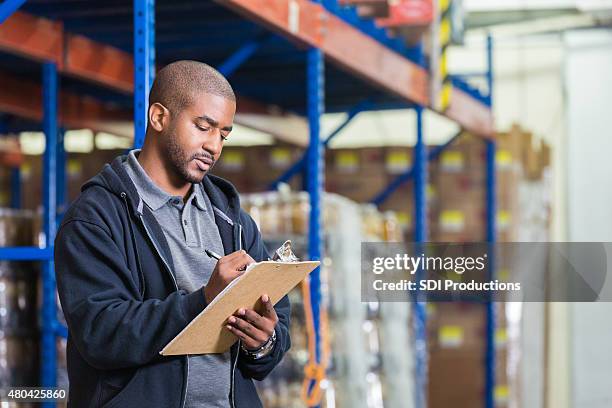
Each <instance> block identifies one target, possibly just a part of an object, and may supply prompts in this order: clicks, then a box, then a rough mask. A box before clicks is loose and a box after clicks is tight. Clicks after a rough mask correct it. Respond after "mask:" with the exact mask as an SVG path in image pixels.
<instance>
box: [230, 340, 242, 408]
mask: <svg viewBox="0 0 612 408" xmlns="http://www.w3.org/2000/svg"><path fill="white" fill-rule="evenodd" d="M239 354H240V339H238V347H237V348H236V359H235V360H234V364H232V399H231V400H232V401H231V402H232V408H236V405H234V401H235V398H234V396H235V395H236V388H234V387H235V385H234V377H235V375H236V365H238V355H239Z"/></svg>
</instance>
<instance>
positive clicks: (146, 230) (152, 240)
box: [121, 193, 189, 408]
mask: <svg viewBox="0 0 612 408" xmlns="http://www.w3.org/2000/svg"><path fill="white" fill-rule="evenodd" d="M121 196H122V197H125V193H121ZM138 217H139V218H140V222H141V223H142V226H143V227H144V229H145V232H146V233H147V237H148V238H149V241H151V243H152V244H153V247H154V248H155V251H156V252H157V255H158V256H159V257H160V259H161V260H162V262H163V264H164V266H165V267H166V270H167V271H168V273H169V274H170V276H171V277H172V282H174V287H175V288H176V290H178V283H176V278H175V277H174V274H173V273H172V270H171V269H170V265H168V262H167V261H166V259H165V258H164V256H163V255H162V253H161V251H160V250H159V248H158V247H157V244H156V243H155V240H154V239H153V236H152V235H151V233H150V232H149V229H148V228H147V224H146V223H145V222H144V218H142V214H138ZM185 361H186V363H187V365H186V366H187V369H186V374H185V384H184V385H183V396H182V402H181V408H184V407H185V400H186V399H187V384H188V383H189V355H187V356H185Z"/></svg>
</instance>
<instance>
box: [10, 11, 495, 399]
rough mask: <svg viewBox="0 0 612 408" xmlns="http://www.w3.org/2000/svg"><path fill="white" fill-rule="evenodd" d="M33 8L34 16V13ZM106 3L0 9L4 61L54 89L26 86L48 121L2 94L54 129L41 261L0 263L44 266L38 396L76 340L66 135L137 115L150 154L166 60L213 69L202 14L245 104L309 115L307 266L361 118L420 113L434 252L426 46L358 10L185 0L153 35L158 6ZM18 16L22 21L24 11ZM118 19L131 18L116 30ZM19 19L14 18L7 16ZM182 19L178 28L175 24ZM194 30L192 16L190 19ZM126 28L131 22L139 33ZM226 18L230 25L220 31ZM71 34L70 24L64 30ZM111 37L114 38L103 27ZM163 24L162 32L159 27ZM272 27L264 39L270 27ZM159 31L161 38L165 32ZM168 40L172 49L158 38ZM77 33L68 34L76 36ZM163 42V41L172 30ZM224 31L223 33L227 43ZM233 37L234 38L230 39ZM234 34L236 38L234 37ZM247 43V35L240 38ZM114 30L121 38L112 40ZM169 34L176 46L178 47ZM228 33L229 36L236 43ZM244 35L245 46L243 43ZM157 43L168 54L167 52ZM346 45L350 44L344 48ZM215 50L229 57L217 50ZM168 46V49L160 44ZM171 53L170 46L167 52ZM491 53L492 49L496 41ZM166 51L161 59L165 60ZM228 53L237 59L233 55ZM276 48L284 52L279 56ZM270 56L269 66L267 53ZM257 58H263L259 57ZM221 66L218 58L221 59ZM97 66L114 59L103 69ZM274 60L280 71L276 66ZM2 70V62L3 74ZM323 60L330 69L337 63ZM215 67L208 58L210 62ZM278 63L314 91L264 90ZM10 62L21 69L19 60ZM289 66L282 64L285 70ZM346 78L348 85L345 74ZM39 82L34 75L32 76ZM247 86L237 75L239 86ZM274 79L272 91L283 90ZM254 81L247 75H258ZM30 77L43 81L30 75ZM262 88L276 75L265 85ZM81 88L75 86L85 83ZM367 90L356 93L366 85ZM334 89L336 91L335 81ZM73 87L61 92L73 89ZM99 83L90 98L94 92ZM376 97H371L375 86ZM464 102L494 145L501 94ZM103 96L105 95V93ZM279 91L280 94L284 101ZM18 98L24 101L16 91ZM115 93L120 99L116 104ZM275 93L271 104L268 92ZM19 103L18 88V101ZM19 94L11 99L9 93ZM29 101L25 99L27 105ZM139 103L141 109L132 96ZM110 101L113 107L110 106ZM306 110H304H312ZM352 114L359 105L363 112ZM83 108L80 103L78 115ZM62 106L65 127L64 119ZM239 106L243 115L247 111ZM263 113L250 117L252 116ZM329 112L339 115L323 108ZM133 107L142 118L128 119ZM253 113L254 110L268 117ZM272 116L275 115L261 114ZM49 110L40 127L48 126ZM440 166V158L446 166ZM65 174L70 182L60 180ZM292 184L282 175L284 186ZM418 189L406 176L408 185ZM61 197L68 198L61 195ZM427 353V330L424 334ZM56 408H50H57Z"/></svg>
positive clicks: (477, 129)
mask: <svg viewBox="0 0 612 408" xmlns="http://www.w3.org/2000/svg"><path fill="white" fill-rule="evenodd" d="M24 3H25V4H24ZM104 3H108V4H96V5H93V4H92V5H90V7H89V8H88V10H74V5H72V4H70V1H68V0H65V1H64V0H58V1H56V2H55V3H54V4H53V5H52V6H49V5H46V4H44V2H40V1H36V0H32V1H29V2H25V1H23V0H6V1H5V2H3V3H2V4H0V22H3V24H2V25H0V50H2V51H3V52H7V53H8V54H11V55H19V56H20V58H21V57H26V58H27V59H29V60H33V61H36V62H42V63H43V75H42V78H43V81H42V82H43V84H42V87H40V86H39V87H38V88H37V84H35V83H29V84H28V85H27V87H26V85H24V84H23V82H22V83H21V86H22V87H23V88H24V89H26V88H27V90H29V92H30V95H29V96H30V97H34V94H35V93H36V92H37V91H40V90H41V89H42V91H43V101H42V102H43V103H42V104H41V105H42V109H41V107H40V106H36V104H28V103H27V101H24V99H23V98H20V96H23V95H20V94H21V93H20V94H19V95H5V94H3V95H0V106H2V109H3V110H4V111H5V112H7V113H9V114H12V115H14V116H19V117H23V118H25V119H26V120H28V121H29V122H28V125H23V124H19V125H15V128H17V127H20V126H21V127H22V128H23V127H24V126H25V127H27V126H30V127H32V128H37V123H38V122H39V121H40V119H41V116H42V119H43V120H42V123H43V130H44V132H45V135H46V141H47V143H46V150H45V153H44V166H43V177H44V198H43V201H44V203H43V204H44V211H43V214H44V217H43V218H44V230H45V237H46V242H45V246H44V248H1V249H0V259H8V260H40V261H42V262H43V273H42V278H43V279H42V280H43V310H42V315H41V317H42V319H41V324H42V369H41V385H43V386H54V385H55V384H56V355H55V353H56V345H55V340H56V336H58V335H59V336H66V335H67V330H66V328H65V327H62V326H61V325H60V324H59V323H58V322H57V318H56V312H57V310H56V307H57V306H56V302H55V278H54V274H53V238H54V236H55V230H56V222H57V207H58V202H61V201H58V196H59V197H60V200H62V199H63V198H62V195H63V193H61V192H60V193H59V194H58V188H60V189H63V188H64V187H63V176H61V178H62V180H58V175H61V170H62V169H63V167H64V165H65V163H64V155H63V154H62V149H63V144H62V143H58V140H59V141H61V138H58V136H60V131H59V127H60V126H63V127H66V128H71V127H72V128H75V127H88V128H92V129H94V130H100V131H104V130H108V131H111V132H113V131H114V130H115V129H113V128H111V127H109V125H108V123H109V122H112V121H113V120H126V119H127V118H129V116H132V115H133V120H134V146H135V147H139V146H141V145H142V143H143V140H144V131H145V124H146V120H145V119H146V116H145V115H146V109H145V107H146V105H147V103H146V102H147V97H148V90H149V88H150V85H151V83H152V81H153V79H154V72H155V69H154V67H155V61H156V54H157V52H158V51H162V50H163V51H164V52H165V54H162V56H163V57H165V61H164V62H168V60H169V59H171V58H181V57H184V56H185V51H183V50H182V49H181V48H180V47H179V45H184V46H185V47H186V46H189V47H190V50H191V51H190V52H191V54H188V56H190V57H191V58H194V57H195V58H202V57H203V55H202V53H200V54H198V53H195V54H194V53H193V50H194V49H197V47H201V40H198V39H197V38H196V39H192V37H194V33H196V32H198V30H199V27H200V24H204V22H203V21H202V19H201V18H199V17H198V16H197V13H190V9H191V8H193V7H200V8H201V9H202V10H206V13H207V14H206V15H207V16H209V19H210V20H214V21H212V22H211V23H210V26H207V28H209V30H208V31H206V30H204V29H202V31H206V33H207V34H208V35H210V36H211V38H214V41H213V42H211V43H210V44H208V45H209V46H210V49H207V50H208V51H210V55H209V57H210V61H212V62H213V63H214V64H213V65H215V66H217V67H218V68H219V69H220V71H221V72H222V73H224V74H225V75H226V76H229V75H233V74H235V73H236V71H238V70H239V69H240V70H241V71H239V72H238V73H236V75H235V76H236V78H235V80H236V85H235V87H236V88H237V90H238V91H244V93H245V94H246V96H247V97H248V98H254V99H257V100H258V101H260V102H263V103H264V104H265V106H269V105H280V106H281V107H283V109H286V110H287V111H293V112H296V113H298V114H301V115H303V116H305V117H307V119H308V124H309V145H308V149H307V152H306V155H305V158H304V159H302V160H301V164H300V163H298V164H296V165H295V166H294V167H293V168H292V171H293V174H295V173H297V172H298V171H300V170H301V169H303V168H304V167H305V170H306V173H305V174H306V186H307V190H308V192H309V193H310V194H309V195H310V204H311V215H310V225H309V231H311V233H310V236H309V240H308V252H309V256H310V258H311V259H313V260H320V259H321V258H322V251H323V250H322V244H323V243H322V237H321V234H320V231H321V192H322V191H323V186H324V169H323V166H324V160H323V154H324V147H325V146H327V144H328V143H329V141H330V140H331V138H332V137H334V136H335V135H337V134H338V133H339V132H340V131H341V130H342V129H343V128H344V127H345V126H346V125H347V124H348V123H349V122H350V120H351V119H352V118H354V117H355V116H357V114H358V113H359V112H361V111H365V110H377V109H387V108H400V107H412V108H414V109H415V110H416V113H417V119H418V120H417V136H418V138H417V146H416V149H415V166H414V168H413V172H412V174H413V175H414V178H415V186H416V194H415V197H416V200H417V201H416V204H417V205H416V206H415V215H416V218H415V219H416V232H417V235H416V239H417V241H418V242H425V241H426V240H427V232H426V231H427V225H426V218H425V212H426V211H425V185H426V180H427V173H426V172H427V170H426V161H427V156H428V155H429V156H430V157H431V155H432V154H434V153H435V151H432V152H429V153H427V152H426V151H425V144H424V134H423V110H424V109H426V108H428V107H429V106H430V101H429V86H428V84H429V76H428V73H427V69H426V67H425V64H424V63H423V61H422V60H421V57H422V53H421V50H420V48H419V47H415V48H407V47H406V46H405V45H404V44H403V43H402V41H400V40H398V39H395V38H392V37H389V35H388V34H387V32H386V31H385V30H383V29H380V28H377V27H376V26H375V25H374V24H373V23H372V22H367V21H363V20H361V19H359V17H358V16H357V13H356V11H355V9H354V8H352V7H344V6H340V5H339V4H338V2H337V1H336V0H322V1H321V0H319V1H315V0H291V1H290V0H225V1H216V2H212V1H202V2H199V3H198V4H197V5H196V4H194V3H192V2H188V1H182V2H181V1H175V2H172V4H169V2H164V1H163V0H158V6H159V7H163V8H164V10H165V12H166V14H163V16H164V17H166V16H167V15H170V17H168V18H164V19H163V20H160V21H159V23H158V24H156V22H155V7H156V4H155V1H154V0H134V2H133V7H129V9H127V10H126V7H125V2H117V4H112V3H113V2H104ZM20 6H22V10H24V11H21V10H20V11H16V10H17V9H18V8H19V7H20ZM181 7H183V8H184V9H185V10H187V11H186V13H189V14H196V16H195V18H197V21H196V22H195V23H192V25H190V22H189V19H188V18H186V17H183V19H181V18H179V17H180V16H181V15H180V13H179V12H178V11H176V10H180V9H181ZM117 13H120V17H117V16H116V15H117ZM9 16H10V17H9ZM177 16H179V17H177ZM192 17H193V16H192ZM128 18H129V20H128ZM215 18H216V19H218V20H219V21H220V23H219V24H215V23H216V20H215ZM58 20H59V21H62V22H61V23H60V22H58ZM104 24H106V25H110V24H112V26H111V27H108V28H107V30H106V31H104V30H103V29H102V28H101V27H102V26H103V25H104ZM128 25H129V26H128ZM156 25H157V27H156ZM261 27H263V31H262V28H261ZM156 28H157V29H156ZM160 29H161V30H162V32H163V34H164V36H163V38H162V36H161V35H160V36H159V37H158V36H157V34H159V30H160ZM68 30H70V31H68ZM164 30H165V31H164ZM223 30H226V31H223ZM228 30H229V31H228ZM231 30H234V31H231ZM236 30H238V31H236ZM109 31H112V33H111V32H109ZM168 32H172V33H173V34H174V35H175V36H177V38H178V39H176V40H172V39H171V38H170V36H168V35H167V34H168ZM228 33H229V34H228ZM239 34H240V35H239ZM156 37H157V38H158V41H156ZM344 41H350V42H351V44H352V46H351V47H347V46H346V43H344ZM214 42H219V44H220V46H217V47H215V45H216V44H215V43H214ZM158 43H159V44H158ZM161 43H163V44H164V46H163V47H162V46H161V45H160V44H161ZM489 43H490V42H489ZM156 46H157V47H156ZM231 47H233V48H237V51H236V52H234V53H232V54H231V55H229V56H228V55H227V52H226V50H227V49H230V48H231ZM272 49H273V50H274V52H272ZM264 51H265V53H264ZM256 53H260V54H264V55H260V57H261V58H259V59H258V60H257V61H253V60H256V59H257V58H254V55H255V54H256ZM221 54H222V55H223V57H219V55H221ZM100 55H104V56H106V59H103V60H104V61H107V63H106V64H105V63H101V62H100ZM274 58H276V60H275V59H274ZM490 58H491V55H490V52H489V72H488V76H487V77H488V79H489V89H492V74H491V72H492V71H491V68H492V61H491V59H490ZM1 60H2V58H0V62H1ZM326 60H327V61H328V62H329V63H326ZM207 61H209V58H208V57H207ZM269 61H271V63H273V64H281V65H282V66H281V69H283V70H286V71H287V72H288V73H287V74H286V77H287V79H289V80H290V81H292V82H293V83H295V82H297V83H298V84H299V83H300V82H301V81H300V78H301V74H300V72H301V70H302V69H303V67H304V66H305V67H306V78H305V80H306V87H305V89H303V88H302V87H301V86H300V87H295V86H284V87H283V86H277V87H274V86H272V87H270V86H269V85H268V86H267V87H263V88H262V87H261V86H260V77H261V76H262V75H263V74H262V69H264V68H267V69H268V70H271V69H272V68H271V66H270V65H269V64H268V65H266V63H268V62H269ZM11 62H13V61H11ZM283 64H284V65H283ZM346 72H348V73H349V74H350V75H347V74H346ZM31 74H32V73H31ZM59 74H62V75H63V81H65V82H66V84H67V87H68V88H69V89H68V91H67V92H65V94H64V93H63V94H62V95H61V96H60V95H58V75H59ZM238 74H240V75H238ZM277 74H278V72H273V73H271V74H270V76H269V77H267V78H264V79H267V80H268V81H269V83H272V81H281V80H282V79H284V77H283V78H281V77H278V76H275V75H277ZM249 75H250V76H249ZM31 76H33V77H36V76H37V74H36V73H33V74H32V75H31ZM264 76H265V75H264ZM0 78H2V79H3V80H4V81H5V82H6V83H7V84H12V83H14V82H16V80H17V79H18V78H17V77H15V76H11V74H10V73H7V72H4V70H3V67H2V66H1V65H0ZM75 78H76V79H75ZM354 78H358V79H359V81H365V83H364V82H358V84H359V86H355V81H356V79H354ZM326 79H327V81H326ZM63 83H64V82H63ZM92 84H93V85H92ZM366 84H367V85H366ZM453 85H454V88H453V100H452V102H451V105H450V106H449V108H448V109H447V110H445V111H444V112H441V113H442V114H444V115H445V116H447V117H449V118H450V119H452V120H454V121H456V122H457V123H459V124H460V125H461V126H462V127H463V128H465V129H468V130H470V131H472V132H474V133H476V134H479V135H481V136H484V137H486V138H489V137H490V136H491V134H492V129H493V121H492V115H491V102H492V97H491V92H489V95H488V96H483V95H482V94H481V93H480V92H479V91H478V90H476V89H474V88H471V87H470V86H469V85H467V84H466V83H465V82H464V81H462V80H460V79H459V78H456V79H455V80H454V81H453ZM102 88H104V89H102ZM281 88H282V89H281ZM15 89H17V88H15ZM108 89H111V90H112V92H113V95H112V96H110V95H109V91H108ZM75 90H79V91H82V92H83V93H84V94H87V95H89V96H93V97H94V98H93V99H92V98H90V99H88V100H87V101H86V102H82V101H78V102H76V101H75V98H74V96H75V95H74V94H71V92H73V91H75ZM272 90H273V91H274V92H271V91H272ZM9 91H10V89H9ZM9 93H10V92H9ZM22 93H24V94H25V96H26V97H27V96H28V92H22ZM132 93H133V99H131V98H130V95H131V94H132ZM100 101H102V102H109V101H110V102H112V103H113V105H112V106H109V105H108V104H107V103H102V102H100ZM304 101H306V103H305V104H304ZM355 101H361V102H359V103H358V104H357V105H352V104H353V103H354V102H355ZM70 102H72V103H70ZM58 104H59V105H60V106H61V109H62V112H61V116H60V117H58V110H57V106H58ZM244 104H245V103H244V102H243V103H242V104H239V109H240V105H244ZM250 105H253V104H250ZM325 105H328V109H327V110H326V109H325ZM132 106H133V107H134V111H133V114H129V108H130V107H132ZM261 108H262V106H261V105H257V104H255V110H258V109H259V110H258V111H259V112H261V111H262V109H261ZM263 110H264V111H266V110H265V109H263ZM41 111H42V115H41ZM325 111H327V112H333V111H335V112H348V115H347V120H346V121H345V122H344V123H343V124H342V125H341V126H340V127H339V128H338V129H336V131H334V132H333V133H332V134H331V135H330V137H328V138H327V139H326V140H325V141H323V142H322V141H321V138H320V118H321V115H322V114H323V113H324V112H325ZM437 154H439V152H438V153H437ZM494 155H495V145H494V142H492V141H490V140H489V141H487V183H488V194H487V217H488V221H489V228H488V234H487V236H488V238H489V240H490V241H493V240H494V239H495V216H494V215H495V194H494V192H495V188H494V186H495V178H494V162H493V159H494ZM58 170H59V171H60V172H59V173H58ZM290 176H291V175H285V178H288V177H290ZM409 177H410V176H408V178H409ZM58 186H59V187H58ZM310 287H311V290H310V293H311V304H312V307H313V320H314V326H315V333H316V350H315V351H316V356H315V357H316V359H317V361H319V360H318V359H319V358H320V355H321V345H320V336H319V333H320V332H319V328H320V315H319V304H320V301H321V292H320V277H319V271H315V272H313V274H312V275H311V278H310ZM416 307H417V310H419V311H420V312H419V313H420V314H419V319H418V320H419V322H420V323H419V324H421V328H424V324H425V319H426V316H425V311H424V308H423V307H424V305H423V304H418V303H417V305H416ZM493 327H494V316H493V313H492V308H490V307H489V313H488V330H487V338H488V339H490V340H491V341H489V342H488V344H489V346H488V347H492V344H493V343H492V337H493V336H492V333H493V331H492V330H493ZM417 333H418V338H419V339H420V341H421V342H423V341H424V339H425V337H424V330H420V331H418V332H417ZM424 353H425V350H424V349H423V348H420V349H418V353H417V354H418V359H419V360H418V361H420V363H419V364H420V367H419V373H420V375H419V376H417V377H418V378H419V381H421V382H420V384H418V385H419V386H418V387H417V396H416V398H417V401H416V402H417V406H418V407H422V406H424V404H425V399H426V398H425V393H426V388H425V385H426V379H425V373H426V371H425V370H426V360H425V354H424ZM493 370H494V354H493V353H490V352H489V350H488V352H487V392H486V394H487V400H486V406H487V408H492V407H493V405H492V404H493V399H492V397H493V380H494V375H493V373H494V372H493ZM47 405H48V406H51V405H52V404H47Z"/></svg>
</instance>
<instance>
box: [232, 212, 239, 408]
mask: <svg viewBox="0 0 612 408" xmlns="http://www.w3.org/2000/svg"><path fill="white" fill-rule="evenodd" d="M236 224H237V225H238V251H240V250H241V249H242V225H240V224H238V223H236ZM239 355H240V339H238V347H236V359H235V360H234V364H232V388H231V391H232V392H231V402H232V408H236V405H235V395H236V388H235V381H234V378H235V377H236V365H238V356H239Z"/></svg>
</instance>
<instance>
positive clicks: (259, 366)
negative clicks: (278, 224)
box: [238, 212, 291, 381]
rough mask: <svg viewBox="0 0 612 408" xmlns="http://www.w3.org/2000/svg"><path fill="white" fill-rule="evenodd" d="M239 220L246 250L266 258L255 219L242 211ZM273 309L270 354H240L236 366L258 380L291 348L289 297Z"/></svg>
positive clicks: (256, 258) (261, 259)
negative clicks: (275, 318) (274, 322)
mask: <svg viewBox="0 0 612 408" xmlns="http://www.w3.org/2000/svg"><path fill="white" fill-rule="evenodd" d="M241 222H242V225H243V228H244V236H245V243H246V251H247V252H248V253H249V255H251V257H252V258H253V259H255V260H256V261H257V262H260V261H264V260H268V251H267V249H266V247H265V245H264V242H263V239H262V238H261V234H260V233H259V230H258V229H257V225H256V224H255V221H253V219H252V218H251V217H250V216H249V215H248V214H246V213H244V212H242V214H241ZM274 309H275V310H276V314H277V315H278V323H277V325H276V343H275V345H274V348H273V349H272V351H271V352H270V354H268V355H267V356H265V357H262V358H260V359H257V360H254V359H252V358H250V357H248V356H245V355H242V356H241V358H240V359H239V360H238V366H239V367H240V370H241V371H242V373H243V374H244V375H245V376H247V377H250V378H253V379H255V380H259V381H261V380H263V379H264V378H266V376H267V375H268V374H269V373H270V372H271V371H272V370H273V369H274V367H276V366H277V365H278V364H279V363H280V362H281V360H282V359H283V356H284V355H285V353H286V352H287V351H289V349H290V348H291V338H290V336H289V324H290V316H291V304H290V303H289V297H288V296H286V295H285V296H284V297H283V298H281V300H279V301H278V303H276V305H274Z"/></svg>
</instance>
